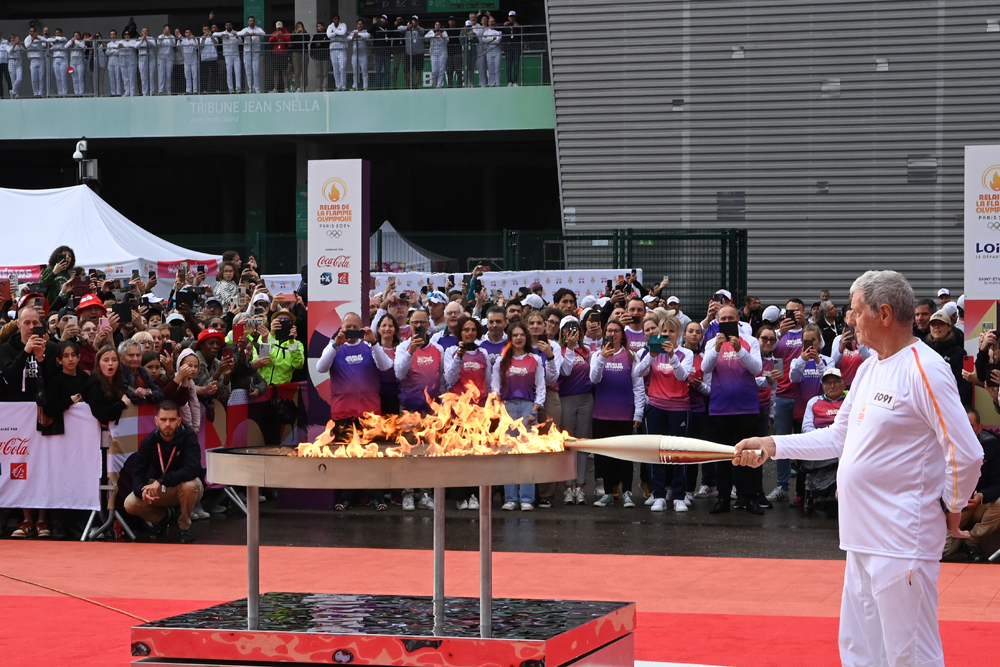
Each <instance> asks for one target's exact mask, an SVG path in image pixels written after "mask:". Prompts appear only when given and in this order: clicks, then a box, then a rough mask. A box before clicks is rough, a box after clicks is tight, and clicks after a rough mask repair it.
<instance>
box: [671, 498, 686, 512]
mask: <svg viewBox="0 0 1000 667" xmlns="http://www.w3.org/2000/svg"><path fill="white" fill-rule="evenodd" d="M674 511H675V512H687V511H688V506H687V505H685V504H684V501H683V500H675V501H674Z"/></svg>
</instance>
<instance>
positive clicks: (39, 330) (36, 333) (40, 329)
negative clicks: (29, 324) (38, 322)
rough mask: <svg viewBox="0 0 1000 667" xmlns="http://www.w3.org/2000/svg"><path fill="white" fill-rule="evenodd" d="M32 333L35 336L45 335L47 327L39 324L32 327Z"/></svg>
mask: <svg viewBox="0 0 1000 667" xmlns="http://www.w3.org/2000/svg"><path fill="white" fill-rule="evenodd" d="M31 335H33V336H44V335H45V327H43V326H37V327H34V328H32V329H31Z"/></svg>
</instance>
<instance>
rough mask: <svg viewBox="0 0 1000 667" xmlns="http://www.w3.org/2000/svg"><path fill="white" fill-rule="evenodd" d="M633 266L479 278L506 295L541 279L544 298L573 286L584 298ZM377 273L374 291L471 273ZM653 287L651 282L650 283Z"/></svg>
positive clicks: (439, 285)
mask: <svg viewBox="0 0 1000 667" xmlns="http://www.w3.org/2000/svg"><path fill="white" fill-rule="evenodd" d="M631 272H632V271H631V269H577V270H574V271H562V270H560V271H554V270H553V271H487V272H486V273H484V274H483V275H482V276H481V277H480V280H482V281H483V284H484V285H486V289H487V290H488V291H489V292H490V295H491V296H492V295H493V292H494V290H496V291H498V292H500V293H502V294H503V296H505V297H510V296H511V295H512V294H515V293H517V291H518V290H519V289H520V288H522V287H531V285H532V284H534V283H538V284H539V285H541V286H542V290H544V298H545V300H546V301H551V300H552V296H553V295H554V294H555V293H556V292H557V291H559V290H560V289H562V288H563V287H566V288H569V289H571V290H573V292H574V293H575V294H576V297H577V299H582V298H583V297H585V296H587V295H591V296H595V297H598V298H600V297H602V296H604V292H605V290H606V289H607V283H608V281H609V280H610V281H611V283H612V285H615V284H618V282H619V281H621V280H624V279H625V277H626V276H627V275H629V274H630V273H631ZM372 275H373V276H375V292H376V293H378V292H381V291H382V290H384V289H385V286H386V283H387V282H388V280H389V277H390V276H391V277H393V278H395V279H396V286H397V289H400V290H411V291H416V292H419V291H420V289H421V288H422V287H424V286H426V285H427V281H430V283H431V287H433V288H434V289H437V290H443V289H444V287H445V284H446V283H447V281H448V279H449V278H454V279H455V283H456V284H457V283H460V282H462V281H463V280H464V279H465V277H466V276H467V275H469V274H463V273H419V272H408V273H373V274H372ZM636 278H638V280H639V282H640V283H641V282H642V269H636ZM647 287H652V285H647Z"/></svg>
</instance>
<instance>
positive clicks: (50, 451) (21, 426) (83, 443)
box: [0, 403, 101, 510]
mask: <svg viewBox="0 0 1000 667" xmlns="http://www.w3.org/2000/svg"><path fill="white" fill-rule="evenodd" d="M63 418H64V420H65V424H66V433H67V435H42V434H41V433H39V432H38V431H37V430H36V428H35V424H36V421H37V419H38V408H37V407H36V406H35V404H34V403H4V407H3V418H2V421H0V507H46V508H51V509H56V508H58V509H79V510H96V509H100V502H99V500H100V494H99V491H98V486H99V485H100V481H101V426H100V424H98V423H97V420H96V419H94V417H93V415H91V414H90V408H89V407H87V406H86V405H85V404H83V403H80V404H77V405H74V406H72V407H71V408H70V409H69V410H67V411H66V413H65V415H64V417H63Z"/></svg>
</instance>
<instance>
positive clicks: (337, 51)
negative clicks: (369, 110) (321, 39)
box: [326, 16, 357, 90]
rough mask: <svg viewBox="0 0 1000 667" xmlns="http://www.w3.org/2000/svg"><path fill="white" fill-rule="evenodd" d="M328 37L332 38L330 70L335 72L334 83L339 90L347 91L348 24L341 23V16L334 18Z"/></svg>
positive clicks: (329, 26) (329, 27) (327, 33)
mask: <svg viewBox="0 0 1000 667" xmlns="http://www.w3.org/2000/svg"><path fill="white" fill-rule="evenodd" d="M326 36H327V37H329V38H330V68H331V69H332V70H333V81H334V83H335V84H337V85H336V88H337V90H347V24H346V23H341V22H340V17H339V16H334V17H333V20H332V21H330V25H328V26H327V27H326ZM356 84H357V82H355V85H356Z"/></svg>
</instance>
